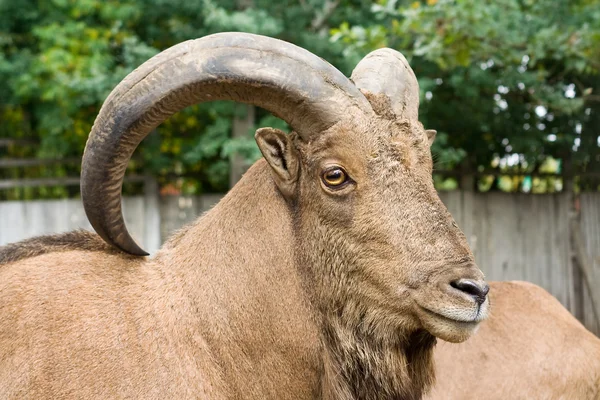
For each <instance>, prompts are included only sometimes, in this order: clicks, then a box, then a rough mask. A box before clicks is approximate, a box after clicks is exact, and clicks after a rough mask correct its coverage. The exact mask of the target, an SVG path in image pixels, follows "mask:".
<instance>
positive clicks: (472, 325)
mask: <svg viewBox="0 0 600 400" xmlns="http://www.w3.org/2000/svg"><path fill="white" fill-rule="evenodd" d="M418 314H419V319H420V320H421V324H422V325H423V328H425V329H426V330H427V331H429V333H431V334H432V335H433V336H435V337H437V338H439V339H442V340H445V341H447V342H452V343H461V342H464V341H465V340H467V339H468V338H470V337H471V335H473V334H474V333H475V332H476V331H477V329H478V328H479V323H480V321H481V319H476V320H473V321H459V320H456V319H452V318H448V317H447V316H444V315H441V314H439V313H436V312H434V311H431V310H428V309H426V308H422V307H421V309H420V311H419V313H418Z"/></svg>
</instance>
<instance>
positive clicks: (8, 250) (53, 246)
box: [0, 230, 125, 265]
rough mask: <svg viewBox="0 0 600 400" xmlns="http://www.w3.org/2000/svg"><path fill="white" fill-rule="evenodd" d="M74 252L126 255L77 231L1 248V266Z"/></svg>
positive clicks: (96, 236) (89, 233)
mask: <svg viewBox="0 0 600 400" xmlns="http://www.w3.org/2000/svg"><path fill="white" fill-rule="evenodd" d="M73 250H79V251H89V252H103V253H107V254H115V255H125V254H124V253H122V252H121V251H119V250H117V249H116V248H114V247H112V246H110V245H109V244H107V243H106V242H104V241H103V240H102V238H100V236H98V235H97V234H95V233H93V232H89V231H85V230H76V231H71V232H65V233H59V234H55V235H45V236H36V237H33V238H30V239H25V240H22V241H20V242H16V243H10V244H7V245H5V246H0V265H1V264H8V263H12V262H15V261H20V260H23V259H27V258H32V257H37V256H40V255H43V254H48V253H58V252H66V251H73Z"/></svg>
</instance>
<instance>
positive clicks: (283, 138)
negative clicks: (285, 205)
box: [254, 128, 300, 199]
mask: <svg viewBox="0 0 600 400" xmlns="http://www.w3.org/2000/svg"><path fill="white" fill-rule="evenodd" d="M254 137H255V138H256V143H257V144H258V148H259V149H260V152H261V153H262V155H263V156H264V157H265V160H267V162H268V163H269V165H270V166H271V170H272V171H273V177H274V178H275V183H276V184H277V186H278V187H279V190H280V191H281V193H282V194H283V195H284V196H285V197H286V198H288V199H290V198H291V197H292V196H293V195H294V193H295V191H296V182H297V180H298V168H299V165H300V163H299V159H298V152H297V150H296V148H295V147H294V144H293V143H292V139H291V138H290V136H289V135H287V134H286V133H285V132H283V131H280V130H279V129H274V128H260V129H259V130H257V131H256V134H255V135H254Z"/></svg>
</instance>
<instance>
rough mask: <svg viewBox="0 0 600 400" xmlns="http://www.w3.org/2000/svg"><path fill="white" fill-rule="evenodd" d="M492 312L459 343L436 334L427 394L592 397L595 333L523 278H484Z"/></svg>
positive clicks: (599, 356)
mask: <svg viewBox="0 0 600 400" xmlns="http://www.w3.org/2000/svg"><path fill="white" fill-rule="evenodd" d="M490 287H491V288H492V289H491V290H492V293H493V296H492V298H491V299H490V301H491V302H492V303H493V312H492V313H491V315H490V317H489V318H488V319H487V320H486V321H485V323H483V324H482V325H481V328H480V329H479V331H478V332H477V334H476V335H474V336H473V337H472V338H471V339H469V341H468V342H466V343H461V344H454V343H444V342H441V341H439V342H438V344H437V346H436V348H435V351H434V359H435V364H436V371H437V374H436V375H437V379H436V384H435V385H434V387H433V390H432V392H431V393H430V394H429V395H427V396H426V398H427V399H430V400H446V399H461V400H470V399H472V400H476V399H484V398H485V399H490V400H504V399H544V400H560V399H577V400H597V399H600V339H599V338H598V337H597V336H595V335H594V334H592V333H591V332H589V331H588V330H587V329H585V328H584V327H583V325H581V323H580V322H579V321H577V320H576V319H575V318H574V317H573V316H572V315H571V314H570V313H569V311H567V309H565V308H564V307H563V306H562V304H560V303H559V302H558V300H556V299H555V298H554V297H553V296H552V295H550V293H548V292H546V291H545V290H544V289H542V288H540V287H539V286H536V285H533V284H531V283H527V282H490Z"/></svg>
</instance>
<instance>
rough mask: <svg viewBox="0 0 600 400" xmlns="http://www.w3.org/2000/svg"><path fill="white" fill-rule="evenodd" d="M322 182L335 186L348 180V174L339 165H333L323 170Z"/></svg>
mask: <svg viewBox="0 0 600 400" xmlns="http://www.w3.org/2000/svg"><path fill="white" fill-rule="evenodd" d="M322 178H323V182H324V183H325V185H327V186H329V187H331V188H335V187H339V186H340V185H343V184H344V183H346V182H347V181H348V174H347V173H346V171H344V170H343V169H342V168H340V167H334V168H331V169H328V170H327V171H325V172H323V176H322Z"/></svg>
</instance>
